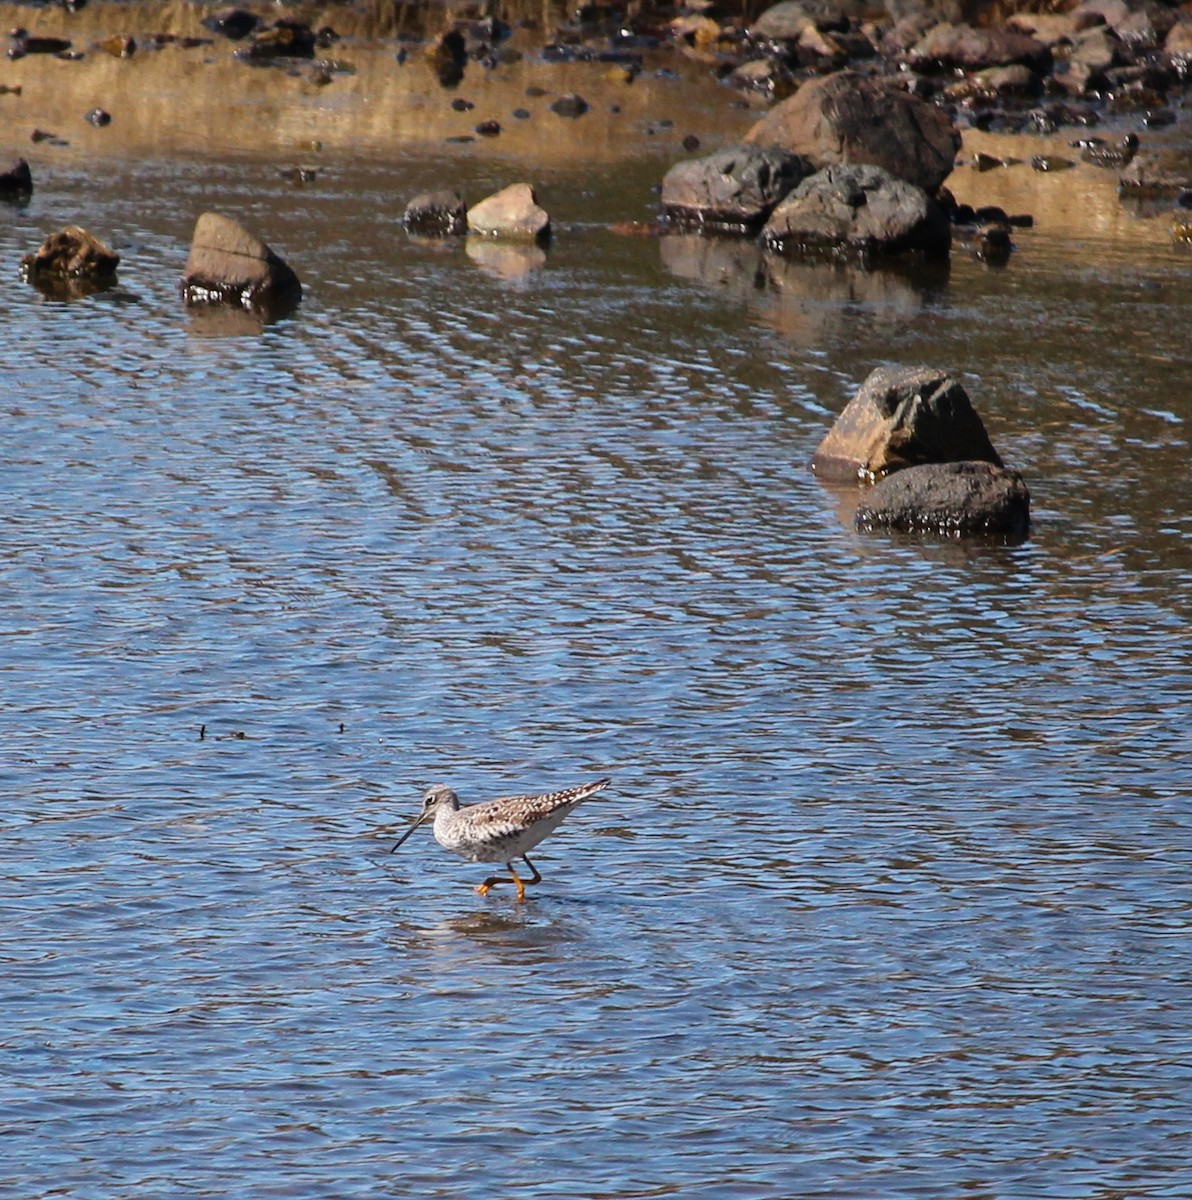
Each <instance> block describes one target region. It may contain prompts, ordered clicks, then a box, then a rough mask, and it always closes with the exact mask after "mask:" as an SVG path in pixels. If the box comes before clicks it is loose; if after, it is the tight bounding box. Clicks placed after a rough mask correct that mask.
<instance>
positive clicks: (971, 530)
mask: <svg viewBox="0 0 1192 1200" xmlns="http://www.w3.org/2000/svg"><path fill="white" fill-rule="evenodd" d="M1030 512H1031V494H1030V492H1029V491H1028V490H1027V486H1026V484H1025V483H1024V482H1023V478H1022V476H1021V475H1020V474H1019V473H1018V472H1017V471H1010V470H1007V469H1006V468H1004V467H998V466H994V465H993V464H992V463H988V462H949V463H930V464H927V465H924V466H917V467H910V468H908V469H907V470H905V471H899V472H898V473H897V474H895V475H891V476H890V477H889V478H888V479H883V480H882V481H881V482H880V483H878V484H876V485H875V486H874V487H873V488H872V489H871V490H870V491H869V492H868V493H867V494H866V495H865V496H864V497H863V498H862V500H861V503H860V505H859V507H858V508H857V515H856V524H857V528H858V529H898V530H903V531H906V532H916V531H921V532H924V533H938V534H943V535H945V536H952V537H958V536H959V537H966V536H971V535H973V534H1000V535H1003V536H1008V537H1024V536H1025V535H1026V533H1027V531H1028V530H1029V529H1030V523H1031V516H1030Z"/></svg>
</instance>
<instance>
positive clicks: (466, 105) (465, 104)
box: [451, 96, 476, 112]
mask: <svg viewBox="0 0 1192 1200" xmlns="http://www.w3.org/2000/svg"><path fill="white" fill-rule="evenodd" d="M451 107H452V108H454V109H455V111H456V112H471V111H472V109H474V108H475V107H476V105H475V104H473V103H472V101H471V100H465V99H464V98H463V97H462V96H456V98H455V99H454V100H452V101H451Z"/></svg>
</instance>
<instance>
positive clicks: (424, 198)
mask: <svg viewBox="0 0 1192 1200" xmlns="http://www.w3.org/2000/svg"><path fill="white" fill-rule="evenodd" d="M402 224H403V225H405V227H406V229H407V230H408V231H409V232H410V233H413V234H417V235H419V236H421V237H455V236H458V235H460V234H463V233H466V232H467V230H468V207H467V205H466V204H464V199H463V197H462V196H461V195H460V194H459V192H455V191H451V190H450V189H447V188H444V189H442V190H441V191H437V192H422V193H421V194H420V195H417V196H415V197H414V199H413V200H411V201H410V203H409V204H407V205H406V211H405V213H404V214H403V215H402Z"/></svg>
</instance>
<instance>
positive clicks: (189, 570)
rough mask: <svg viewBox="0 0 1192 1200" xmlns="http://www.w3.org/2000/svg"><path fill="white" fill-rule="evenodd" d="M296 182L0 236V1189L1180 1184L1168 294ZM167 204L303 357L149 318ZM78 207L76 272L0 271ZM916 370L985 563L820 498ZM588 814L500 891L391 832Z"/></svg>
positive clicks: (579, 214) (172, 186)
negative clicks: (45, 286)
mask: <svg viewBox="0 0 1192 1200" xmlns="http://www.w3.org/2000/svg"><path fill="white" fill-rule="evenodd" d="M285 165H286V163H285V162H284V161H281V160H279V159H277V158H273V157H268V156H266V157H262V158H254V157H251V156H230V155H229V156H216V157H204V158H193V157H192V158H187V157H185V156H180V157H170V158H168V159H145V160H142V161H133V160H129V161H128V162H126V163H123V164H122V163H121V162H120V161H116V162H114V163H113V164H112V165H111V168H110V170H109V172H108V173H107V175H106V176H105V177H104V178H103V179H101V180H100V181H98V182H97V181H96V179H95V178H94V176H93V175H92V174H91V173H89V172H88V171H87V170H86V169H85V166H84V165H83V164H75V163H72V160H71V159H70V158H69V157H68V156H67V157H63V158H62V159H61V161H60V164H59V165H58V166H57V167H56V168H54V169H51V170H49V171H47V173H46V176H45V182H44V183H43V184H42V186H39V189H38V191H37V192H36V193H35V196H34V201H33V204H32V205H31V206H30V207H29V208H28V209H25V210H15V209H7V208H6V209H3V210H0V306H2V308H3V312H4V321H3V324H0V346H2V348H3V356H4V360H5V362H6V363H7V364H8V371H7V372H6V385H5V388H4V392H3V408H4V425H5V435H4V439H3V450H2V451H0V453H2V455H3V471H2V472H0V498H2V502H3V506H4V511H5V513H6V518H7V519H6V522H5V527H4V533H3V535H2V538H0V572H2V575H0V578H2V583H3V587H2V589H0V634H2V636H3V641H2V642H0V688H2V696H3V706H2V708H0V744H2V745H3V752H2V754H0V789H2V790H3V793H4V795H5V797H6V799H5V803H4V805H3V810H2V812H0V903H2V905H3V911H4V913H5V921H4V928H3V931H2V932H0V961H2V963H3V969H2V970H0V1011H3V1012H4V1014H5V1020H4V1023H3V1030H2V1032H0V1046H2V1049H3V1063H4V1069H3V1074H2V1076H0V1130H2V1132H3V1140H4V1158H5V1171H4V1175H6V1176H7V1180H8V1183H9V1185H10V1186H11V1189H12V1190H11V1192H10V1193H6V1194H12V1195H15V1196H21V1197H40V1196H48V1195H51V1194H69V1195H72V1196H78V1197H112V1196H120V1197H158V1196H212V1197H214V1196H225V1195H229V1194H251V1195H254V1196H274V1195H276V1196H282V1195H284V1196H289V1197H298V1196H300V1197H311V1198H317V1197H326V1196H331V1195H334V1196H342V1197H356V1196H359V1197H365V1196H368V1197H373V1196H377V1195H400V1196H420V1197H422V1196H442V1197H457V1196H479V1195H493V1196H500V1195H508V1194H513V1193H517V1194H519V1195H523V1196H532V1197H537V1198H540V1200H544V1198H556V1197H557V1198H562V1197H577V1196H579V1197H602V1198H604V1197H607V1198H610V1200H611V1198H614V1197H615V1198H621V1200H623V1198H628V1197H646V1196H666V1195H673V1196H681V1197H684V1198H687V1197H698V1196H707V1197H716V1198H718V1200H719V1198H724V1197H731V1198H737V1197H740V1198H745V1197H775V1198H778V1197H790V1196H795V1195H797V1196H800V1197H823V1198H825V1200H827V1198H829V1197H831V1198H833V1200H842V1198H848V1197H856V1198H858V1200H872V1198H874V1197H879V1196H880V1197H932V1198H935V1197H939V1198H941V1200H942V1198H945V1197H947V1198H953V1197H974V1198H976V1197H980V1198H999V1200H1000V1198H1003V1197H1004V1198H1010V1197H1055V1198H1057V1200H1078V1198H1079V1200H1083V1198H1094V1197H1095V1198H1098V1200H1109V1198H1111V1197H1113V1198H1122V1197H1177V1196H1179V1197H1182V1196H1187V1195H1188V1194H1189V1191H1190V1189H1192V1159H1190V1154H1192V1148H1190V1144H1189V1126H1188V1111H1189V1107H1190V1105H1192V1067H1190V1066H1189V1061H1188V1055H1187V1047H1188V1045H1189V1044H1190V1040H1192V1016H1190V1013H1192V970H1190V968H1189V962H1190V961H1192V960H1190V958H1189V931H1190V928H1192V924H1190V911H1189V910H1190V904H1192V891H1190V889H1189V882H1188V881H1189V878H1190V869H1192V813H1190V803H1189V772H1188V766H1187V762H1188V756H1189V749H1190V746H1189V733H1188V731H1189V728H1190V727H1192V725H1190V718H1192V713H1190V711H1189V707H1190V706H1189V694H1190V689H1189V681H1188V636H1187V630H1188V620H1189V615H1190V608H1192V605H1190V602H1189V598H1190V592H1189V586H1190V583H1192V523H1190V517H1189V506H1188V494H1189V493H1188V488H1187V477H1186V465H1187V460H1188V454H1189V447H1188V422H1189V420H1190V419H1192V408H1190V406H1189V400H1188V395H1187V389H1186V363H1187V360H1188V355H1189V350H1190V348H1192V347H1190V345H1189V332H1188V331H1189V329H1190V328H1192V323H1190V321H1189V315H1190V305H1192V287H1190V286H1189V281H1188V268H1187V260H1186V259H1185V258H1180V257H1179V256H1177V255H1176V254H1175V253H1174V252H1173V251H1171V250H1170V249H1168V248H1167V246H1166V244H1165V242H1164V240H1163V239H1162V238H1160V237H1158V236H1154V235H1153V232H1152V230H1151V229H1150V228H1149V227H1140V232H1139V234H1138V236H1137V237H1133V238H1130V237H1125V236H1122V235H1121V234H1120V233H1115V235H1114V236H1102V235H1097V236H1092V237H1089V238H1088V239H1086V240H1081V239H1079V238H1076V237H1073V236H1071V235H1070V234H1069V233H1067V232H1063V233H1061V234H1058V235H1057V234H1056V232H1055V231H1054V230H1052V231H1048V230H1047V229H1046V228H1045V227H1044V228H1036V229H1035V230H1030V231H1024V232H1022V233H1021V234H1020V235H1018V238H1017V240H1018V250H1017V252H1016V255H1015V257H1014V259H1013V261H1012V263H1011V265H1010V266H1009V268H1007V269H1005V270H1002V271H997V270H991V269H988V268H986V267H984V266H981V265H979V264H977V263H974V262H972V261H971V260H969V259H967V258H966V257H965V256H964V255H963V254H957V256H956V257H955V259H954V261H953V264H952V267H951V269H950V271H948V272H946V273H945V274H943V275H942V276H939V275H934V276H930V277H926V278H920V277H917V276H915V275H913V274H901V273H886V274H880V275H870V276H866V275H860V274H857V273H853V272H850V271H846V270H842V269H837V268H827V267H796V266H791V265H789V264H782V263H775V262H767V261H764V260H762V259H761V258H759V256H758V255H757V253H756V251H755V250H753V249H752V248H751V247H747V246H741V245H733V244H728V243H707V242H699V241H693V240H690V239H679V238H673V239H664V240H661V241H659V240H657V239H642V238H624V237H618V236H616V235H614V234H612V233H610V232H608V231H607V229H606V228H605V227H606V226H607V224H608V223H610V222H614V221H627V220H640V219H644V218H646V217H648V216H649V214H650V206H651V204H652V200H653V198H652V196H651V193H650V187H651V185H652V184H653V183H654V182H656V181H657V178H658V176H659V174H660V170H659V160H658V157H657V155H653V156H649V155H648V156H644V157H640V158H636V159H630V160H627V161H626V162H625V163H623V164H622V166H621V167H620V168H619V169H618V171H617V173H616V175H615V177H612V176H610V175H609V173H608V172H606V171H603V170H593V171H587V170H585V169H583V168H581V167H570V166H565V165H561V166H555V167H552V168H550V169H547V170H544V171H542V172H540V173H538V175H537V182H538V183H539V186H540V191H541V194H542V196H543V199H544V202H545V203H546V204H547V206H548V207H549V208H550V209H551V211H552V212H553V213H554V214H555V216H556V224H557V227H558V233H557V236H556V238H555V240H554V242H553V244H552V245H551V246H550V247H549V249H548V250H547V251H546V252H545V253H544V254H541V255H539V254H537V253H534V252H529V253H518V252H501V253H498V252H497V251H496V250H494V248H493V247H492V246H489V245H485V244H480V245H476V244H468V245H460V244H452V245H448V246H439V245H433V244H425V243H418V242H413V241H411V240H409V239H407V238H406V237H405V236H404V234H403V233H402V232H401V230H400V227H399V225H398V223H397V216H398V215H399V213H400V211H401V207H402V206H403V205H404V202H405V200H406V199H407V198H408V197H409V196H410V195H412V194H413V193H414V192H416V191H418V190H421V189H422V188H423V187H426V186H429V185H431V184H434V183H441V182H443V181H444V179H445V178H447V179H450V180H451V181H452V182H458V183H459V184H460V185H461V186H463V187H464V189H465V191H466V193H467V194H468V196H469V198H472V199H475V198H478V197H479V196H481V195H483V194H484V191H485V190H486V189H490V188H492V187H495V186H498V185H500V184H503V183H506V182H510V181H511V180H512V179H515V178H520V177H521V173H520V170H521V169H519V168H517V166H516V164H512V165H511V164H510V163H509V162H508V161H507V160H502V159H500V158H496V157H485V156H483V155H476V156H472V157H469V156H467V155H462V154H454V153H451V154H446V155H436V154H432V153H430V152H426V153H421V154H411V155H407V156H405V157H403V158H401V159H400V160H388V159H385V158H372V159H368V158H364V157H362V156H353V155H346V154H345V155H340V156H337V155H335V154H334V153H333V154H330V155H328V156H327V157H326V159H325V160H324V161H323V164H322V165H323V169H322V173H321V174H320V175H319V177H318V179H317V180H316V181H315V182H314V183H313V184H310V185H308V186H306V187H305V188H295V187H293V186H292V185H291V184H289V183H288V182H287V181H286V180H285V179H283V178H282V176H281V170H280V168H281V167H283V166H285ZM515 172H516V173H515ZM134 183H135V187H136V189H137V194H138V195H141V196H144V197H145V199H144V201H143V203H140V204H138V206H137V207H135V208H133V207H130V205H129V204H128V202H127V196H128V195H129V194H130V189H131V188H132V187H133V186H134ZM208 207H219V208H220V209H221V210H222V211H226V212H230V213H232V214H234V215H236V216H238V217H240V218H241V219H243V220H244V221H245V222H246V223H248V224H249V225H250V226H252V227H254V228H255V229H257V230H258V231H259V232H261V233H262V234H263V235H264V236H265V237H266V238H267V239H268V240H270V241H271V242H272V243H273V245H274V246H275V248H276V249H278V250H279V251H280V252H281V253H282V254H283V255H284V256H285V257H286V258H287V259H288V260H289V261H290V262H291V263H292V264H293V265H294V266H295V267H296V269H297V270H298V272H299V274H300V275H301V276H302V279H303V281H304V284H305V286H306V298H305V300H304V302H303V304H302V306H301V307H300V308H299V309H298V311H297V312H296V313H295V314H294V315H293V316H291V317H290V318H288V319H286V320H283V321H281V322H279V323H276V324H273V325H268V326H264V327H260V326H257V325H255V324H254V323H253V322H252V321H251V320H249V319H248V318H247V317H245V316H244V315H241V314H212V313H186V312H185V311H183V310H182V309H181V308H180V306H179V302H178V296H177V290H176V285H177V280H178V278H179V276H180V275H181V271H182V267H183V263H184V261H185V256H186V249H187V243H188V240H189V235H190V230H191V228H192V226H193V221H194V217H195V216H196V215H197V213H198V212H200V211H202V210H203V209H205V208H208ZM83 212H85V214H86V223H87V224H88V225H89V227H91V228H92V229H93V230H94V231H95V232H97V233H99V234H100V235H101V236H104V237H106V238H108V239H110V240H112V241H113V242H115V243H116V244H117V246H118V247H119V248H120V250H121V253H122V254H123V256H124V262H123V264H122V267H121V272H120V283H119V285H118V287H116V288H115V289H114V290H111V291H108V292H104V293H101V294H98V295H95V296H92V297H89V298H87V299H85V300H79V301H73V302H69V303H66V302H62V301H55V300H49V299H46V298H43V297H42V296H40V295H39V293H37V292H36V291H35V290H33V289H32V288H29V287H27V286H25V285H23V284H22V283H20V282H19V280H18V279H17V278H16V262H17V259H18V258H19V256H20V254H22V253H24V252H27V251H29V250H31V249H33V248H34V247H35V246H36V244H37V243H38V242H39V241H40V239H41V237H42V236H43V235H44V234H45V233H47V232H49V231H50V230H52V229H54V228H57V227H59V226H60V225H62V224H64V223H67V222H68V221H71V220H76V219H78V218H79V215H80V213H83ZM917 362H928V363H931V364H935V365H940V366H947V367H950V368H952V369H954V370H956V371H958V372H960V373H961V374H962V377H963V378H964V380H965V383H966V386H967V387H968V389H969V391H970V394H971V395H972V397H973V399H974V402H975V403H976V405H977V407H978V408H979V410H980V411H981V413H982V414H983V416H984V418H985V420H986V423H987V425H988V427H989V429H990V432H991V436H992V438H993V441H994V443H995V445H997V446H998V447H999V449H1000V451H1001V452H1002V454H1003V457H1004V458H1005V459H1006V460H1007V461H1008V462H1009V463H1010V464H1012V465H1014V466H1017V467H1018V468H1020V469H1021V470H1022V471H1023V472H1024V474H1025V476H1026V478H1027V481H1028V483H1029V485H1030V488H1031V491H1032V496H1033V499H1034V516H1035V527H1034V531H1033V535H1032V537H1031V538H1030V540H1028V541H1027V542H1026V543H1025V544H1023V545H1020V546H1014V547H1008V546H987V545H980V544H959V543H948V542H942V543H941V542H935V541H930V540H927V541H920V540H912V539H897V538H889V537H883V536H878V537H874V536H861V535H859V534H857V533H855V532H854V531H853V529H852V527H851V524H850V520H849V513H850V506H851V501H852V497H851V496H850V494H849V492H848V490H847V489H846V490H845V491H834V490H830V489H828V488H826V487H824V486H823V485H821V484H820V483H818V482H817V481H816V480H815V479H814V477H812V475H811V474H810V472H809V470H808V467H807V463H808V460H809V458H810V455H811V453H812V451H813V450H814V448H815V446H816V444H817V442H818V441H819V439H820V438H821V437H822V435H823V433H824V432H825V431H826V429H827V427H828V425H829V424H830V422H831V420H832V417H833V415H834V414H835V413H836V412H837V411H838V410H839V409H840V408H841V407H842V405H843V404H844V403H845V401H846V400H847V398H848V397H849V396H850V395H851V394H852V393H853V392H854V391H855V389H856V388H857V386H858V385H859V384H860V382H861V381H862V380H863V379H864V377H865V376H866V375H867V374H868V372H869V371H870V370H871V369H872V368H873V367H875V366H877V365H879V364H881V363H908V364H911V363H917ZM201 727H205V737H203V738H202V739H200V728H201ZM602 774H609V775H611V776H612V777H613V779H614V788H613V789H611V790H610V791H608V792H605V793H602V794H601V795H600V796H599V797H598V798H595V799H593V800H592V801H591V802H590V803H589V804H587V805H585V806H583V807H581V808H580V809H579V810H578V811H577V812H576V813H575V814H574V815H573V816H572V817H571V818H570V819H569V821H568V823H567V824H566V825H565V826H564V827H563V828H562V830H560V831H559V832H558V833H556V834H555V835H554V836H553V838H552V839H551V840H550V841H549V842H548V843H546V844H545V845H544V846H543V847H542V848H540V852H539V854H537V855H535V860H536V862H537V863H538V865H539V866H540V868H541V869H542V872H543V874H544V877H545V878H544V881H543V882H542V884H540V885H539V886H538V887H537V888H535V889H534V890H533V891H532V893H531V897H532V898H531V900H530V901H529V902H528V903H526V904H525V905H523V906H518V905H517V904H515V903H514V901H513V898H512V896H511V895H510V894H509V891H508V890H507V889H501V888H498V889H496V890H495V891H494V892H493V893H492V894H491V895H490V896H489V897H488V898H487V899H480V898H479V897H477V896H476V895H475V894H474V893H473V892H472V891H471V886H472V885H474V884H475V883H477V882H479V880H480V879H481V878H483V873H484V871H485V868H483V867H476V866H470V865H468V864H464V863H462V862H459V861H456V860H453V859H449V858H448V857H447V856H446V855H445V854H444V853H443V852H442V851H440V850H439V849H438V847H436V846H435V845H434V844H433V842H432V841H431V840H430V837H429V834H425V835H424V834H422V833H419V834H418V835H417V836H416V837H415V838H414V839H413V840H411V841H410V842H409V843H407V844H406V845H405V846H404V847H403V848H402V850H401V851H400V852H399V854H397V855H393V856H390V855H389V849H390V846H391V845H392V843H393V841H394V839H395V837H396V835H397V834H398V833H399V832H400V831H401V829H402V828H404V822H405V820H407V819H408V818H409V817H410V816H412V815H413V813H414V812H415V811H416V809H417V806H418V802H419V798H420V793H421V790H422V789H423V788H425V787H426V786H428V785H429V784H432V783H436V782H447V783H450V784H451V785H452V786H454V787H455V788H456V789H457V790H458V791H459V792H460V793H461V795H462V796H463V797H464V798H465V799H481V798H484V797H487V796H491V795H494V794H498V793H501V792H511V791H518V790H528V789H532V788H538V787H542V788H553V787H561V786H567V785H569V784H572V783H578V782H582V781H584V780H586V779H589V778H595V777H597V776H599V775H602Z"/></svg>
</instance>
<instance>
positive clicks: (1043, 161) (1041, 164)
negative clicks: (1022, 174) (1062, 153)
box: [1031, 154, 1076, 171]
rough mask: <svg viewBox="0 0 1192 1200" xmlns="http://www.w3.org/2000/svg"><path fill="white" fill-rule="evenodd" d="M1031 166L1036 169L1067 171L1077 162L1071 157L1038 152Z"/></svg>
mask: <svg viewBox="0 0 1192 1200" xmlns="http://www.w3.org/2000/svg"><path fill="white" fill-rule="evenodd" d="M1031 166H1032V167H1033V168H1034V169H1035V170H1036V171H1067V170H1068V169H1069V168H1071V167H1074V166H1076V164H1075V163H1074V162H1073V161H1072V160H1071V159H1070V158H1060V157H1059V156H1058V155H1055V154H1036V155H1035V157H1034V158H1032V159H1031Z"/></svg>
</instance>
